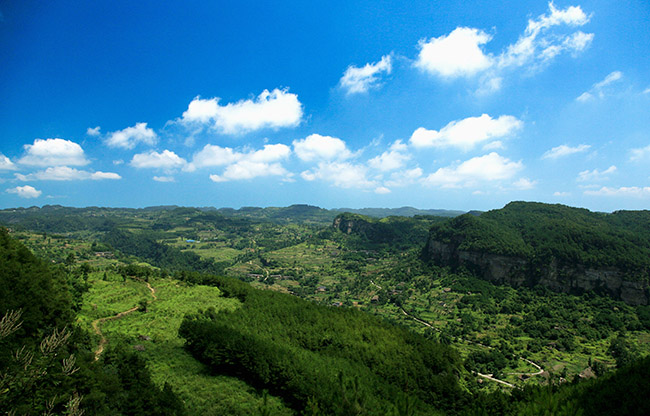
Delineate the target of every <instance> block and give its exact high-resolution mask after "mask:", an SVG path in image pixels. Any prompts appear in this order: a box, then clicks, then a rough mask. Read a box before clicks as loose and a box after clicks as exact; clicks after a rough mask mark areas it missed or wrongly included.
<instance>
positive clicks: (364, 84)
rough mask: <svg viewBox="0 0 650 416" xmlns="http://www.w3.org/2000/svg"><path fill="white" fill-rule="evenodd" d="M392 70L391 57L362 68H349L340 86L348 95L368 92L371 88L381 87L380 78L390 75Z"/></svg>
mask: <svg viewBox="0 0 650 416" xmlns="http://www.w3.org/2000/svg"><path fill="white" fill-rule="evenodd" d="M391 70H392V59H391V56H390V55H385V56H382V58H381V60H380V61H379V62H374V63H372V64H366V65H365V66H363V67H361V68H357V67H356V66H349V67H348V69H346V70H345V72H344V73H343V76H342V77H341V80H340V82H339V84H340V86H341V88H343V89H344V90H345V91H346V93H347V94H348V95H350V94H358V93H364V92H368V90H369V89H370V88H374V87H377V86H379V77H380V75H381V74H382V73H385V74H390V72H391Z"/></svg>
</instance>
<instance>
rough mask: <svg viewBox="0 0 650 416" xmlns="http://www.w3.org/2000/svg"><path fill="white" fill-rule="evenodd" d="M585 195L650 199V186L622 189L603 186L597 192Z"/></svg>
mask: <svg viewBox="0 0 650 416" xmlns="http://www.w3.org/2000/svg"><path fill="white" fill-rule="evenodd" d="M584 194H585V195H593V196H612V197H634V198H648V197H650V186H645V187H637V186H629V187H627V186H622V187H620V188H609V187H607V186H603V187H602V188H600V189H599V190H597V191H591V190H587V191H584Z"/></svg>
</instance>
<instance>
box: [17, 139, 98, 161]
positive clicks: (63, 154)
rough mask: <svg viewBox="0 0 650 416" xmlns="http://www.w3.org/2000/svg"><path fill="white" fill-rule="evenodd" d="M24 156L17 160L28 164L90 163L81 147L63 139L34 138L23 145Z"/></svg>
mask: <svg viewBox="0 0 650 416" xmlns="http://www.w3.org/2000/svg"><path fill="white" fill-rule="evenodd" d="M24 149H25V156H23V157H22V158H20V160H18V163H20V164H22V165H30V166H64V165H66V166H83V165H87V164H88V163H90V162H89V161H88V159H86V155H85V154H84V151H83V149H82V148H81V146H79V145H78V144H77V143H75V142H71V141H70V140H64V139H45V140H43V139H36V140H34V144H26V145H25V146H24Z"/></svg>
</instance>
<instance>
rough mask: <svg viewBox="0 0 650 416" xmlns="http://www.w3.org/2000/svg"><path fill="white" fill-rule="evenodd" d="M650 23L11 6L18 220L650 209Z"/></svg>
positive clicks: (4, 127)
mask: <svg viewBox="0 0 650 416" xmlns="http://www.w3.org/2000/svg"><path fill="white" fill-rule="evenodd" d="M495 3H496V4H495ZM648 22H650V2H648V1H647V0H618V1H615V0H611V1H604V0H602V1H600V0H594V1H564V0H562V1H556V2H547V1H521V0H519V1H502V2H485V1H463V2H458V1H444V0H442V1H432V0H430V1H420V0H413V1H409V2H404V1H381V0H372V1H355V0H346V1H337V0H330V1H308V2H306V1H273V2H271V1H268V2H266V1H247V0H241V1H237V2H226V1H210V2H208V1H189V2H188V1H185V2H176V1H168V2H162V3H161V2H158V1H137V2H134V1H120V0H112V1H102V0H95V1H56V0H52V1H47V2H43V1H31V0H22V1H0V208H12V207H28V206H43V205H55V204H60V205H65V206H77V207H83V206H107V207H146V206H154V205H181V206H214V207H234V208H239V207H242V206H261V207H266V206H288V205H291V204H298V203H300V204H311V205H317V206H320V207H324V208H338V207H351V208H361V207H401V206H414V207H417V208H440V209H457V210H472V209H476V210H488V209H496V208H500V207H502V206H504V205H505V204H507V203H508V202H510V201H515V200H517V201H519V200H525V201H541V202H548V203H561V204H565V205H571V206H578V207H585V208H588V209H590V210H595V211H607V212H611V211H615V210H621V209H647V208H650V170H649V169H648V165H649V162H650V24H648Z"/></svg>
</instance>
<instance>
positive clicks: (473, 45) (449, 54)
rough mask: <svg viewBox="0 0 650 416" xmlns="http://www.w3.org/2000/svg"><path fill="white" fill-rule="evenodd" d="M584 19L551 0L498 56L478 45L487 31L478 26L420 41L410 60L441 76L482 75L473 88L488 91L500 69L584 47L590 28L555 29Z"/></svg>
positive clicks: (497, 84) (538, 63)
mask: <svg viewBox="0 0 650 416" xmlns="http://www.w3.org/2000/svg"><path fill="white" fill-rule="evenodd" d="M588 22H589V16H587V15H586V14H585V13H584V11H583V10H582V9H581V8H580V6H570V7H567V8H565V9H558V8H556V7H555V5H554V4H553V3H552V2H551V3H549V13H548V14H542V15H540V16H538V17H537V18H536V19H530V20H529V21H528V25H527V26H526V29H525V31H524V33H523V34H522V35H521V36H519V38H518V40H517V42H515V43H514V44H511V45H508V46H507V47H506V48H505V49H504V50H503V51H502V52H501V53H500V54H499V55H498V56H493V55H492V54H490V53H487V52H486V51H485V50H484V49H483V46H484V45H485V44H487V43H488V42H489V41H490V40H491V39H492V36H491V35H489V34H487V33H485V32H484V31H482V30H480V29H475V28H469V27H457V28H456V29H454V30H453V31H452V32H451V33H449V34H448V35H443V36H440V37H437V38H431V39H430V40H428V41H427V40H420V42H419V44H418V46H419V48H420V52H419V55H418V58H417V60H416V62H415V65H416V66H417V67H418V68H420V69H422V70H423V71H425V72H427V73H430V74H434V75H438V76H440V77H443V78H457V77H463V76H465V77H469V76H474V75H482V79H481V86H480V87H479V89H478V91H477V93H479V94H488V93H491V92H494V91H497V90H499V89H500V88H501V84H502V81H503V78H504V74H502V71H504V70H506V69H508V68H518V67H523V66H529V67H530V68H531V69H533V70H534V69H537V68H540V67H542V66H544V65H545V64H548V63H549V62H550V61H551V60H553V59H554V58H555V57H557V56H558V55H560V54H562V53H570V54H572V55H576V54H577V53H579V52H581V51H583V50H585V49H586V48H587V47H589V45H590V44H591V42H592V41H593V38H594V35H593V33H584V32H581V31H579V30H578V31H575V32H570V31H566V30H565V31H564V32H565V33H560V31H559V30H554V28H557V27H560V26H564V27H578V26H583V25H585V24H587V23H588ZM566 32H570V33H566Z"/></svg>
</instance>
